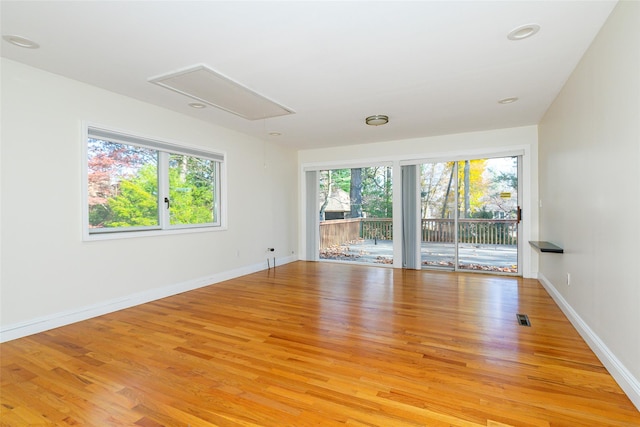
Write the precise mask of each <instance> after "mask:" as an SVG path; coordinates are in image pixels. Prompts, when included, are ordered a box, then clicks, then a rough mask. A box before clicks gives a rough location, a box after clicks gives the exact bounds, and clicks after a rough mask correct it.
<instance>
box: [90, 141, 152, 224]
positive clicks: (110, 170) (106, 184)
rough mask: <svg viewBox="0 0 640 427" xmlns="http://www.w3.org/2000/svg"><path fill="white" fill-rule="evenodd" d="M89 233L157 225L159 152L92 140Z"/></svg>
mask: <svg viewBox="0 0 640 427" xmlns="http://www.w3.org/2000/svg"><path fill="white" fill-rule="evenodd" d="M87 147H88V150H87V165H88V200H89V228H90V231H91V230H94V231H97V230H99V229H111V230H112V231H118V229H120V228H127V227H149V226H156V227H157V226H158V225H159V221H158V152H157V151H156V150H151V149H147V148H141V147H136V146H134V145H127V144H120V143H115V142H110V141H103V140H99V139H92V138H89V139H88V141H87Z"/></svg>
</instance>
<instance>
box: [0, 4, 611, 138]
mask: <svg viewBox="0 0 640 427" xmlns="http://www.w3.org/2000/svg"><path fill="white" fill-rule="evenodd" d="M615 3H616V2H615V1H515V0H514V1H469V2H460V1H411V2H404V1H354V2H343V1H316V2H305V1H298V2H295V1H258V2H247V1H229V2H218V1H194V2H190V1H157V2H156V1H42V2H35V1H4V0H3V1H2V3H1V19H2V21H1V22H2V24H1V27H0V28H1V29H2V34H3V35H7V34H12V35H19V36H22V37H26V38H29V39H31V40H33V41H35V42H37V43H39V44H40V48H39V49H24V48H19V47H16V46H13V45H11V44H9V43H7V42H6V41H2V43H1V53H2V56H4V57H6V58H9V59H12V60H15V61H19V62H22V63H25V64H28V65H31V66H34V67H37V68H41V69H43V70H47V71H50V72H53V73H57V74H60V75H63V76H67V77H70V78H72V79H76V80H79V81H82V82H86V83H89V84H92V85H95V86H98V87H101V88H104V89H107V90H110V91H113V92H117V93H120V94H123V95H127V96H130V97H133V98H137V99H140V100H143V101H146V102H150V103H152V104H156V105H159V106H162V107H165V108H168V109H171V110H174V111H178V112H180V113H184V114H187V115H190V116H193V117H196V118H199V119H202V120H206V121H209V122H212V123H215V124H218V125H221V126H224V127H227V128H231V129H235V130H237V131H239V132H243V133H247V134H250V135H254V136H256V137H259V138H269V139H271V140H273V141H277V142H279V143H282V144H285V145H290V146H292V147H297V148H300V149H307V148H314V147H328V146H337V145H347V144H361V143H369V142H376V141H387V140H397V139H405V138H415V137H422V136H433V135H442V134H451V133H460V132H467V131H475V130H488V129H497V128H507V127H514V126H522V125H531V124H537V123H538V122H539V120H540V119H541V117H542V115H543V114H544V112H545V111H546V109H547V108H548V106H549V105H550V104H551V102H552V101H553V100H554V98H555V96H556V95H557V93H558V91H559V90H560V88H561V87H562V85H563V84H564V82H565V81H566V79H567V78H568V76H569V74H570V73H571V72H572V71H573V69H574V68H575V66H576V64H577V63H578V61H579V60H580V58H581V57H582V55H583V53H584V52H585V50H586V49H587V47H588V46H589V44H590V43H591V42H592V40H593V38H594V37H595V35H596V34H597V32H598V31H599V29H600V27H601V26H602V24H603V23H604V21H605V20H606V19H607V17H608V15H609V13H610V12H611V10H612V9H613V7H614V6H615ZM530 23H537V24H539V25H540V27H541V29H540V31H539V32H538V33H537V34H536V35H535V36H533V37H531V38H528V39H525V40H519V41H511V40H508V39H507V33H509V31H511V30H512V29H513V28H515V27H518V26H520V25H523V24H530ZM196 64H204V65H206V66H208V67H210V68H212V69H214V70H216V71H217V72H219V73H221V74H223V75H225V76H227V77H229V78H231V79H233V80H235V81H236V82H239V83H241V84H242V85H244V86H247V87H248V88H250V89H252V90H254V91H256V92H258V93H259V94H261V95H263V96H265V97H267V98H270V99H272V100H273V101H275V102H277V103H279V104H282V105H284V106H286V107H288V108H290V109H292V110H294V111H295V112H296V113H295V114H292V115H288V116H283V117H275V118H271V119H265V120H256V121H250V120H246V119H244V118H241V117H238V116H235V115H233V114H231V113H228V112H225V111H222V110H219V109H217V108H214V107H209V108H205V109H201V110H196V109H193V108H191V107H189V106H188V103H190V102H193V100H192V99H190V98H187V97H185V96H184V95H181V94H178V93H175V92H172V91H169V90H167V89H164V88H162V87H160V86H157V85H154V84H151V83H149V82H148V80H149V79H150V78H152V77H155V76H158V75H161V74H165V73H169V72H173V71H176V70H180V69H184V68H188V67H191V66H194V65H196ZM43 96H46V94H43ZM506 97H518V98H519V101H518V102H515V103H513V104H508V105H503V104H498V103H497V101H498V100H499V99H502V98H506ZM373 114H386V115H388V116H389V118H390V121H389V124H387V125H385V126H378V127H372V126H366V125H365V123H364V119H365V117H366V116H369V115H373ZM270 132H280V133H281V135H280V136H270V135H269V133H270Z"/></svg>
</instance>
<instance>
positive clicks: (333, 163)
mask: <svg viewBox="0 0 640 427" xmlns="http://www.w3.org/2000/svg"><path fill="white" fill-rule="evenodd" d="M372 130H373V131H375V129H372ZM514 151H521V152H523V153H524V156H523V184H524V185H523V187H524V188H523V193H524V195H523V196H524V200H522V208H523V218H524V221H523V232H522V234H523V236H521V240H522V241H523V242H524V244H523V246H522V251H523V265H522V267H523V268H522V273H523V275H524V277H537V267H538V264H537V263H538V255H537V253H535V252H533V251H532V250H531V247H530V246H529V245H528V244H527V242H528V241H529V240H537V232H538V210H537V208H536V206H537V200H538V186H537V179H538V177H537V167H538V129H537V127H536V126H525V127H518V128H510V129H497V130H491V131H483V132H470V133H461V134H455V135H443V136H435V137H428V138H416V139H408V140H399V141H389V142H381V143H374V144H366V145H351V146H345V147H333V148H326V149H315V150H304V151H300V152H299V153H298V161H299V164H300V166H299V168H300V169H299V172H300V180H301V182H304V177H303V176H302V172H303V170H304V169H305V168H317V167H349V166H350V165H367V164H372V163H376V162H380V161H392V162H394V163H395V165H396V166H398V165H399V162H401V161H411V160H426V159H432V160H452V159H457V158H468V157H469V156H477V157H478V158H482V157H483V156H492V155H496V154H502V153H510V152H514ZM395 169H397V167H396V168H395ZM394 184H395V182H394ZM303 188H304V186H303V185H302V186H301V189H303ZM395 192H396V193H398V194H399V192H398V191H395ZM304 197H305V196H304V193H301V199H303V198H304ZM303 204H304V203H301V206H300V212H301V217H304V209H303V208H304V206H302V205H303ZM394 210H395V211H396V212H399V209H396V207H394ZM305 232H306V230H305V224H304V221H301V222H300V233H299V235H300V239H301V241H300V246H299V247H300V248H301V249H302V248H304V247H305V245H304V238H305ZM302 255H303V256H304V255H306V254H302ZM394 258H397V257H396V256H395V254H394Z"/></svg>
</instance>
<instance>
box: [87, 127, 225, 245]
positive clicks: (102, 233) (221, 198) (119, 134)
mask: <svg viewBox="0 0 640 427" xmlns="http://www.w3.org/2000/svg"><path fill="white" fill-rule="evenodd" d="M82 135H83V139H82V150H81V152H82V213H83V214H82V235H83V240H85V241H92V240H110V239H123V238H132V237H144V236H158V235H167V234H181V233H197V232H209V231H222V230H226V229H227V220H226V218H227V209H226V206H227V203H226V200H227V199H226V194H227V191H226V188H227V185H226V184H227V179H226V178H227V169H226V160H227V159H226V157H227V156H226V153H224V152H217V151H212V150H210V149H206V148H200V147H194V146H187V145H184V144H180V143H175V142H168V141H163V140H160V139H156V138H150V137H143V136H136V135H133V134H131V133H129V132H123V131H120V130H114V129H112V128H108V127H105V126H100V125H94V124H90V123H84V124H83V132H82ZM89 138H92V139H101V140H106V141H111V142H116V143H121V144H126V145H133V146H136V147H143V148H148V149H151V150H156V151H157V152H158V221H159V224H158V225H157V226H149V227H126V228H124V227H123V228H122V229H90V228H89V176H88V175H89V173H88V168H89V165H88V141H89ZM170 154H180V155H187V156H192V157H199V158H205V159H209V160H213V161H215V162H216V163H217V167H216V179H215V196H214V200H215V206H214V210H215V211H216V215H215V216H216V218H217V221H216V222H212V223H205V224H175V225H172V224H171V223H170V218H169V209H168V208H166V205H165V202H164V198H165V197H168V195H169V188H168V182H169V179H168V170H167V165H168V157H169V155H170Z"/></svg>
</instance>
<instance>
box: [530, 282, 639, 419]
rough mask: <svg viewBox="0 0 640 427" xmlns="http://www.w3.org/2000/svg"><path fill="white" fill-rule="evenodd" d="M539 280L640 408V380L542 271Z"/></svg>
mask: <svg viewBox="0 0 640 427" xmlns="http://www.w3.org/2000/svg"><path fill="white" fill-rule="evenodd" d="M538 276H539V277H538V280H540V283H542V286H544V288H545V289H546V290H547V292H549V295H551V298H553V300H554V301H555V302H556V304H558V306H559V307H560V309H561V310H562V312H563V313H564V314H565V316H567V317H568V318H569V321H570V322H571V324H572V325H573V326H574V327H575V328H576V330H577V331H578V333H579V334H580V336H582V338H583V339H584V340H585V341H586V342H587V345H589V347H591V350H593V352H594V353H595V354H596V356H597V357H598V359H600V361H601V362H602V364H603V365H604V366H605V368H607V370H608V371H609V373H610V374H611V376H612V377H613V378H614V379H615V380H616V381H617V382H618V385H620V388H622V390H624V392H625V393H626V394H627V396H628V397H629V399H630V400H631V401H632V402H633V404H634V405H635V406H636V408H638V410H640V381H639V380H638V378H636V377H634V376H633V374H631V372H629V370H628V369H627V368H626V367H625V366H624V365H623V364H622V362H620V360H619V359H618V358H617V357H616V356H615V354H613V352H612V351H611V350H609V347H607V346H606V344H605V343H604V342H603V341H602V340H601V339H600V337H598V335H596V333H595V332H594V331H593V330H592V329H591V328H590V327H589V325H587V323H585V321H584V320H582V318H581V317H580V316H579V315H578V313H576V311H575V310H574V309H573V307H571V305H569V303H568V302H567V300H565V299H564V297H563V296H562V294H560V292H558V290H557V289H556V287H555V286H553V284H552V283H551V282H550V281H549V280H548V279H547V278H546V277H545V276H544V274H542V273H538Z"/></svg>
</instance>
